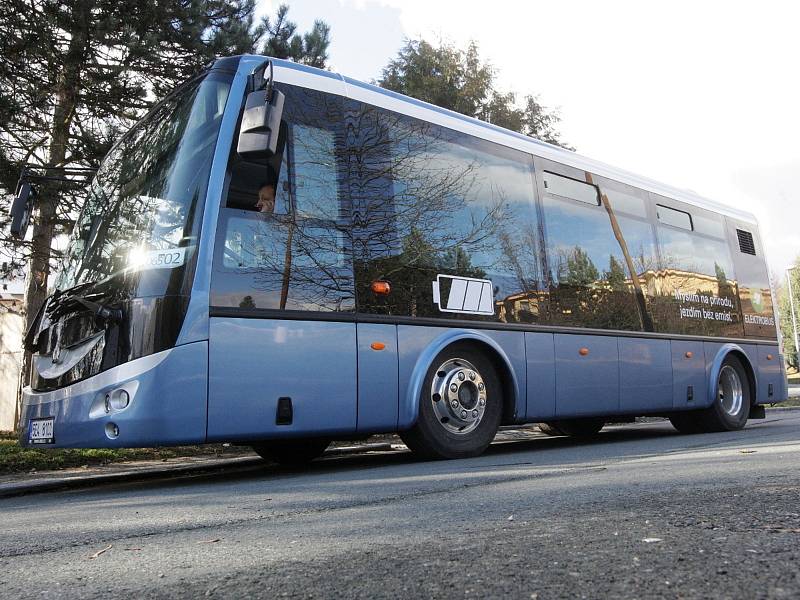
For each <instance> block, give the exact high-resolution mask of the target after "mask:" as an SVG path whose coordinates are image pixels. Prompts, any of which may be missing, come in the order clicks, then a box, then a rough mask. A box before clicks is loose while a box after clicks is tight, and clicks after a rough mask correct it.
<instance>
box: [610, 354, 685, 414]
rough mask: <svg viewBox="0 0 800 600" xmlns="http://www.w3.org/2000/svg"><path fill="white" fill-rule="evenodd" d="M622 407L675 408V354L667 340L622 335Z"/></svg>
mask: <svg viewBox="0 0 800 600" xmlns="http://www.w3.org/2000/svg"><path fill="white" fill-rule="evenodd" d="M619 379H620V403H619V404H620V410H621V411H622V412H634V411H637V412H638V411H642V412H652V411H657V410H662V409H665V408H667V409H668V408H672V356H671V352H670V345H669V341H668V340H646V339H641V338H619Z"/></svg>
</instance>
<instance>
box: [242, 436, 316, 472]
mask: <svg viewBox="0 0 800 600" xmlns="http://www.w3.org/2000/svg"><path fill="white" fill-rule="evenodd" d="M330 443H331V441H330V440H328V439H323V438H313V439H304V440H273V441H268V442H259V443H257V444H253V450H255V451H256V454H258V455H259V456H260V457H261V458H263V459H264V460H266V461H270V462H276V463H278V464H281V465H286V466H293V467H296V466H300V465H304V464H306V463H309V462H311V461H312V460H314V459H315V458H317V457H319V456H322V454H323V453H324V452H325V450H326V449H327V448H328V446H329V445H330Z"/></svg>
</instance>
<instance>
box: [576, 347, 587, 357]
mask: <svg viewBox="0 0 800 600" xmlns="http://www.w3.org/2000/svg"><path fill="white" fill-rule="evenodd" d="M578 354H580V355H581V356H587V355H588V354H589V349H588V348H581V349H580V350H578Z"/></svg>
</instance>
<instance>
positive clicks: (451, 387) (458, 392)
mask: <svg viewBox="0 0 800 600" xmlns="http://www.w3.org/2000/svg"><path fill="white" fill-rule="evenodd" d="M430 401H431V404H432V406H433V412H434V414H435V415H436V420H437V421H438V422H439V425H441V426H442V427H443V428H444V429H445V430H446V431H448V432H450V433H452V434H455V435H466V434H468V433H470V432H472V431H474V430H475V429H477V428H478V426H479V425H480V424H481V421H482V420H483V415H484V414H485V412H486V404H487V402H488V398H487V396H486V382H485V381H484V379H483V377H482V376H481V374H480V372H479V371H478V369H476V368H475V366H474V365H473V364H472V363H470V362H469V361H467V360H464V359H463V358H452V359H450V360H448V361H445V362H444V363H442V364H441V365H439V368H438V369H436V372H435V374H434V376H433V381H432V382H431V390H430Z"/></svg>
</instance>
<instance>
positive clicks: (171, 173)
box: [56, 71, 231, 293]
mask: <svg viewBox="0 0 800 600" xmlns="http://www.w3.org/2000/svg"><path fill="white" fill-rule="evenodd" d="M230 81H231V76H230V75H228V74H225V73H220V72H216V71H210V72H208V73H206V74H205V75H203V76H201V77H198V78H196V79H194V80H192V81H191V82H189V83H187V84H186V85H184V86H183V87H182V88H180V89H179V90H178V91H177V92H176V93H174V94H172V95H171V96H169V97H167V98H166V99H165V100H164V101H163V102H161V103H160V104H158V105H157V106H156V107H155V108H154V109H153V111H151V113H150V114H149V115H148V116H147V117H146V118H145V119H144V120H142V121H140V122H139V123H138V124H137V125H136V126H135V127H134V128H133V129H132V130H131V131H130V132H128V133H127V134H126V135H125V136H124V137H123V138H122V139H121V140H120V141H119V142H118V143H117V144H116V145H115V146H114V147H113V148H112V150H111V151H110V152H109V154H108V155H107V156H106V158H105V159H104V160H103V162H102V164H101V166H100V168H99V170H98V172H97V175H96V176H95V178H94V180H93V181H92V183H91V186H90V189H89V193H88V197H87V199H86V203H85V204H84V207H83V210H82V211H81V214H80V216H79V218H78V221H77V223H76V225H75V229H74V231H73V234H72V238H71V240H70V243H69V246H68V248H67V251H66V254H65V257H64V262H63V267H62V270H61V274H60V276H59V278H58V280H57V282H56V289H58V290H67V289H69V288H72V287H74V286H76V285H79V284H87V283H96V282H99V281H102V280H105V279H108V278H110V277H113V276H115V275H117V274H120V273H124V274H125V277H126V278H127V279H135V280H136V282H137V283H138V282H140V280H141V279H142V275H143V274H145V273H147V272H155V271H158V272H159V273H161V274H167V273H169V272H170V270H171V271H172V272H175V271H176V270H180V268H181V267H182V266H183V265H184V264H186V263H187V262H188V260H189V259H190V257H191V255H192V253H193V252H194V251H195V249H196V246H197V236H198V233H199V226H200V221H201V215H200V213H201V210H200V208H201V207H202V201H203V199H204V196H205V192H206V188H207V185H208V177H209V173H210V169H211V161H212V158H213V155H214V148H215V145H216V140H217V135H218V133H219V128H220V124H221V121H222V114H223V111H224V109H225V103H226V101H227V98H228V93H229V91H230ZM161 279H162V281H163V279H164V278H163V277H162V278H161ZM167 279H172V278H171V277H167ZM134 287H141V286H138V285H134ZM161 293H166V289H162V290H161Z"/></svg>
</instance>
